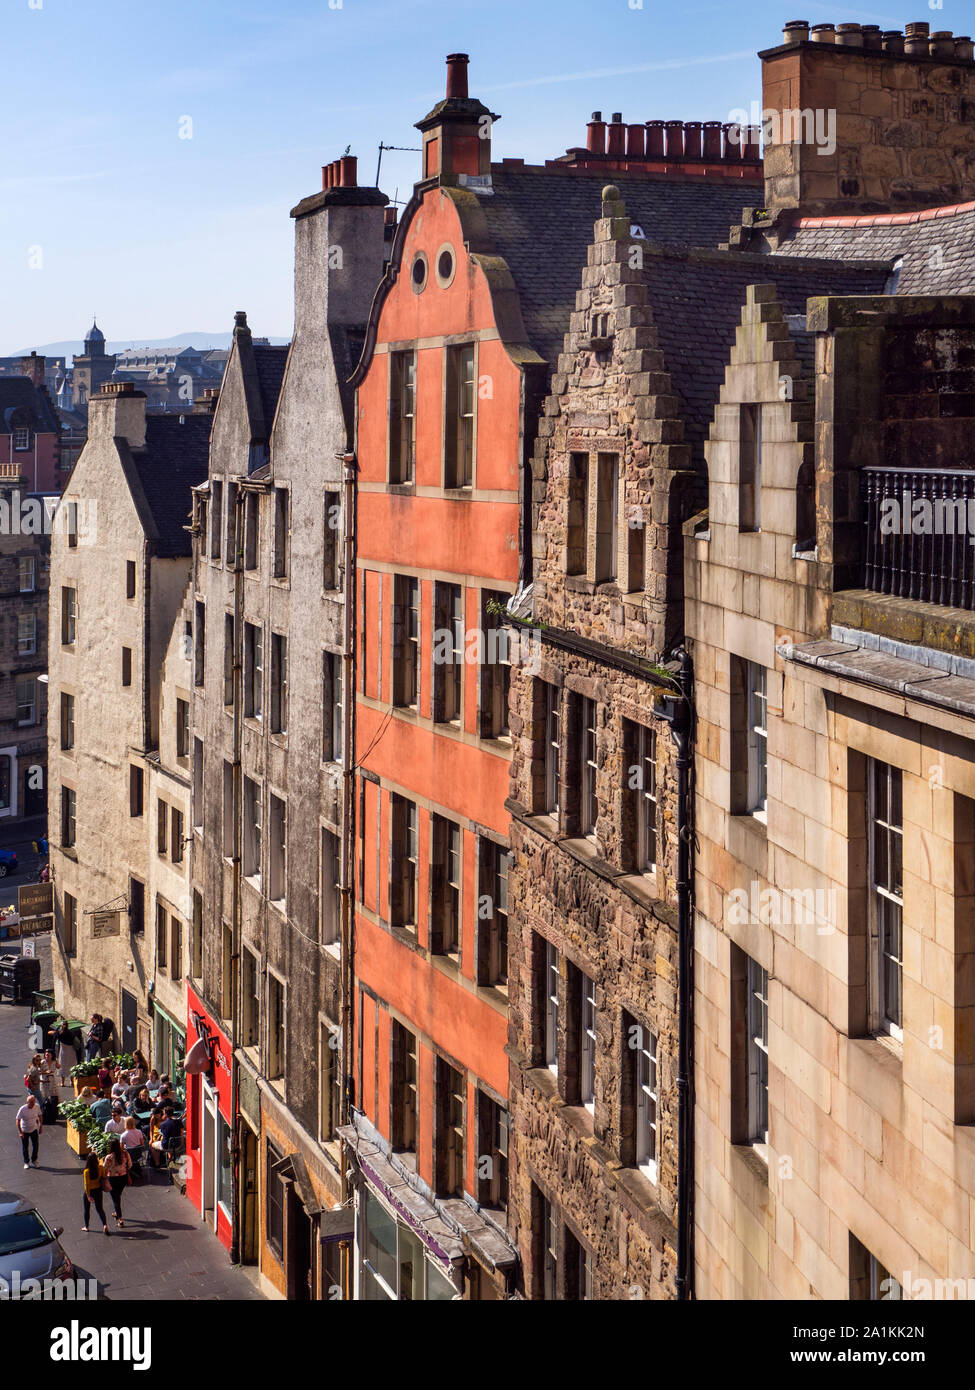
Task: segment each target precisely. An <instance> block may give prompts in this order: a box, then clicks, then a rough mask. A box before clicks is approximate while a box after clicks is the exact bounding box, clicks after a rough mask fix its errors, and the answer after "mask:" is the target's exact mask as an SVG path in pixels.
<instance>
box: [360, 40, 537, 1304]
mask: <svg viewBox="0 0 975 1390" xmlns="http://www.w3.org/2000/svg"><path fill="white" fill-rule="evenodd" d="M451 61H452V60H448V63H450V62H451ZM465 61H466V60H465ZM464 76H465V77H466V74H464ZM448 91H449V87H448ZM441 107H447V108H450V107H451V98H450V97H449V96H448V100H447V102H446V103H441ZM484 110H485V109H484V108H481V107H480V104H479V103H476V102H470V101H468V100H467V99H466V94H465V95H464V96H461V97H459V98H455V100H454V109H450V110H447V111H446V112H440V109H439V108H435V112H434V113H431V119H432V120H434V121H435V125H434V127H433V129H432V131H431V133H429V134H428V133H427V132H425V135H426V137H427V138H426V147H427V148H426V154H425V159H424V169H425V170H426V171H427V172H428V173H429V171H430V170H431V168H432V169H433V173H432V174H431V175H430V176H429V177H428V178H426V179H425V180H424V181H423V182H422V183H421V184H419V185H418V186H417V190H416V192H415V195H414V198H413V200H412V201H411V203H410V205H409V206H408V208H407V209H406V212H405V214H404V217H403V220H402V223H401V225H400V228H399V230H398V234H397V239H396V244H395V247H394V251H393V260H392V265H391V267H390V271H389V273H388V275H387V278H386V280H385V281H384V282H383V286H382V287H381V289H380V292H379V294H378V296H377V301H376V304H375V306H374V309H373V318H372V321H371V323H370V327H369V335H368V337H367V341H366V348H365V352H364V354H363V359H362V362H361V363H360V366H359V370H358V373H357V385H358V403H357V451H356V452H357V459H358V468H359V472H358V512H357V533H358V543H357V556H358V562H357V575H356V582H357V591H356V599H357V609H358V613H357V630H358V632H357V635H358V649H359V661H358V678H357V686H358V688H357V690H356V692H355V699H356V715H355V717H356V736H355V746H356V762H357V766H358V769H359V779H358V784H357V799H356V816H357V838H356V856H355V860H356V862H355V884H354V891H355V898H356V910H355V929H354V956H353V959H354V976H355V988H354V1001H353V1030H354V1038H353V1057H354V1071H353V1077H352V1090H353V1120H354V1123H353V1125H351V1126H350V1127H349V1129H348V1131H347V1133H346V1138H347V1142H348V1141H350V1142H349V1147H350V1150H351V1152H352V1155H353V1170H354V1171H355V1172H357V1174H358V1179H357V1217H358V1221H357V1290H356V1297H358V1298H364V1299H381V1298H383V1297H395V1298H401V1297H406V1296H409V1297H412V1298H429V1299H438V1298H443V1299H446V1298H451V1297H457V1296H460V1297H470V1298H484V1297H499V1296H503V1295H504V1293H505V1292H506V1291H507V1286H508V1283H509V1282H510V1274H511V1271H512V1270H513V1269H514V1266H515V1251H514V1248H513V1247H512V1246H511V1245H510V1244H509V1243H508V1242H507V1240H506V1236H505V1223H506V1216H505V1192H506V1174H505V1171H504V1170H505V1168H506V1150H507V1142H506V1136H507V1125H506V1097H507V1090H508V1061H507V1056H506V1054H505V1050H504V1049H505V1044H506V1042H507V1029H508V1021H507V986H506V974H505V961H504V949H505V947H504V921H503V918H504V908H505V904H504V886H503V881H502V880H503V876H504V873H505V871H506V866H507V859H506V856H507V851H508V825H509V816H508V812H507V811H506V809H505V800H506V798H507V795H508V788H509V774H510V758H511V741H510V737H509V736H508V732H507V668H506V664H505V656H506V653H505V651H504V646H503V641H504V639H503V638H500V639H499V637H498V633H499V632H500V631H501V628H500V622H499V620H498V618H497V616H496V609H497V606H498V605H501V604H504V603H506V602H507V600H508V599H509V597H510V595H511V594H512V593H513V592H514V591H515V589H516V587H517V584H518V580H519V573H520V562H521V555H520V550H521V546H520V532H519V526H520V518H521V514H522V511H521V505H520V498H521V489H522V487H523V476H524V474H523V470H524V466H525V457H524V452H525V450H524V440H525V437H526V429H525V420H524V405H525V400H526V390H525V366H526V363H527V364H528V366H529V369H530V368H531V367H532V366H533V365H536V364H538V359H537V357H536V356H535V355H534V354H532V353H531V351H530V350H529V349H527V347H526V346H525V341H524V337H525V335H524V334H523V333H521V334H520V335H518V336H519V341H518V342H516V343H513V342H512V341H510V339H509V340H508V341H505V336H504V331H505V329H506V328H510V321H511V303H510V301H511V298H512V296H511V293H510V290H509V289H508V287H507V286H506V285H505V284H504V274H503V271H502V272H501V273H500V275H499V273H498V268H497V267H496V266H493V265H491V264H487V265H485V264H483V263H482V261H481V258H479V257H478V256H476V255H472V254H470V252H469V251H468V250H467V249H465V243H467V244H468V245H469V244H470V242H471V225H470V224H471V221H472V220H473V221H475V222H476V220H477V217H478V209H477V207H476V206H475V198H474V195H473V194H472V193H470V192H468V191H467V190H466V189H464V188H463V187H460V186H458V185H457V182H456V175H457V174H458V172H461V171H462V170H464V169H466V171H467V172H470V173H475V174H476V173H477V162H478V161H479V158H480V152H479V149H478V144H479V141H478V137H477V135H476V130H477V120H478V118H479V117H480V115H481V114H483V113H484ZM423 124H424V123H421V128H422V126H423ZM472 130H473V131H474V132H475V134H474V135H473V137H471V134H470V133H471V131H472ZM452 137H453V138H452ZM471 138H473V141H474V143H473V145H472V144H471ZM484 143H485V144H486V145H487V146H488V150H489V144H490V142H489V141H486V142H484ZM452 148H453V150H454V151H455V152H456V158H457V160H458V162H459V165H460V169H458V168H457V167H453V168H439V169H438V167H437V166H438V161H439V160H441V159H443V160H447V161H449V159H451V158H452V157H453V156H452V154H451V150H452ZM499 290H500V299H501V301H502V309H503V314H502V315H499V312H498V300H499ZM504 314H506V315H507V319H508V323H505V322H504ZM499 319H500V320H501V322H499ZM518 319H519V316H518V315H517V314H516V315H515V322H516V323H517V322H518ZM530 434H531V430H530V427H529V431H528V435H529V437H530ZM489 605H493V606H494V608H495V612H493V613H492V611H491V609H490V608H489ZM455 656H457V657H459V658H460V659H459V660H455V659H454V658H455ZM489 938H490V940H489ZM391 1220H392V1221H394V1222H395V1223H396V1231H395V1233H394V1231H393V1227H392V1225H391V1224H390V1222H391ZM377 1228H379V1233H378V1235H377V1233H376V1232H377ZM384 1233H385V1234H384ZM394 1239H395V1240H396V1242H397V1245H396V1248H397V1250H398V1252H399V1253H398V1257H397V1259H395V1260H394V1259H389V1260H388V1261H385V1260H384V1255H383V1250H384V1244H385V1247H389V1245H390V1242H391V1241H392V1240H394ZM404 1251H405V1252H406V1253H405V1254H404ZM387 1253H388V1250H387ZM404 1270H405V1271H406V1272H405V1273H404ZM404 1281H405V1283H404Z"/></svg>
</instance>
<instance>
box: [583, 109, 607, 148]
mask: <svg viewBox="0 0 975 1390" xmlns="http://www.w3.org/2000/svg"><path fill="white" fill-rule="evenodd" d="M586 149H587V150H588V151H589V153H590V154H605V153H606V122H605V121H604V120H603V117H602V112H601V111H594V112H593V113H592V120H591V121H590V122H589V124H588V125H587V126H586Z"/></svg>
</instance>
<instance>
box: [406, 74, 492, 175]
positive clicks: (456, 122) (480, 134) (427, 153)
mask: <svg viewBox="0 0 975 1390" xmlns="http://www.w3.org/2000/svg"><path fill="white" fill-rule="evenodd" d="M469 61H470V60H469V58H468V56H467V54H466V53H448V55H447V95H446V96H445V97H444V99H443V100H442V101H438V102H437V104H436V106H435V107H434V108H433V110H432V111H430V112H429V113H428V114H427V115H426V116H424V117H423V120H422V121H417V123H416V128H417V130H419V131H421V132H422V135H423V178H424V179H434V178H435V179H439V180H440V182H441V183H444V184H448V185H451V186H453V185H461V186H463V185H464V184H466V183H467V182H468V181H469V180H471V179H474V180H476V181H477V182H478V183H480V182H482V181H484V180H487V179H490V177H491V130H492V127H493V125H494V122H495V121H496V120H497V119H498V117H497V116H496V115H495V113H494V112H493V111H490V110H489V109H488V108H487V107H486V106H485V105H484V103H483V102H480V101H478V100H477V98H476V97H471V96H469V95H468V87H467V67H468V63H469Z"/></svg>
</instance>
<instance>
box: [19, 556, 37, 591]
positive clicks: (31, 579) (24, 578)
mask: <svg viewBox="0 0 975 1390" xmlns="http://www.w3.org/2000/svg"><path fill="white" fill-rule="evenodd" d="M17 583H18V586H19V589H20V592H21V593H22V594H32V593H33V592H34V588H35V584H36V580H35V571H34V556H33V555H21V557H20V559H19V560H18V561H17Z"/></svg>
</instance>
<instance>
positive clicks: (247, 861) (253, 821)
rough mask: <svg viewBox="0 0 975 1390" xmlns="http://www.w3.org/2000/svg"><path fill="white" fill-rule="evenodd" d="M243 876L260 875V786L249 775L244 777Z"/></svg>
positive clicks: (258, 877)
mask: <svg viewBox="0 0 975 1390" xmlns="http://www.w3.org/2000/svg"><path fill="white" fill-rule="evenodd" d="M243 798H244V836H243V839H244V845H243V859H244V877H245V878H254V879H257V880H258V881H260V877H261V788H260V785H259V784H258V783H257V782H255V781H253V780H252V779H251V778H250V777H245V778H244V791H243Z"/></svg>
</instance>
